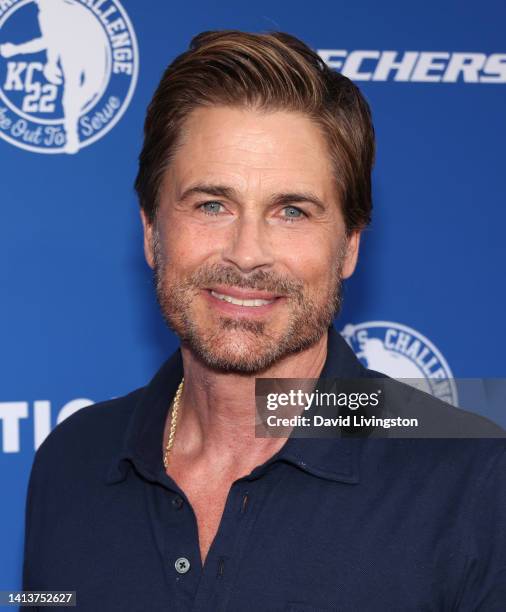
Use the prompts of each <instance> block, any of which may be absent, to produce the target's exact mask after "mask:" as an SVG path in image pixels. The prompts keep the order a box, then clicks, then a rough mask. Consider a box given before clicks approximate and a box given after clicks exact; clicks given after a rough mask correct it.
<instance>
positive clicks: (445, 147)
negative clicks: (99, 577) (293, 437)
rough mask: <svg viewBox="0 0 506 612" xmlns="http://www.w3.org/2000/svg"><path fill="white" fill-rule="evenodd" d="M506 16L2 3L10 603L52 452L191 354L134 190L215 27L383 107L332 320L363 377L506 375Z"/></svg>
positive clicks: (496, 8) (296, 6)
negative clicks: (169, 87)
mask: <svg viewBox="0 0 506 612" xmlns="http://www.w3.org/2000/svg"><path fill="white" fill-rule="evenodd" d="M505 23H506V4H504V3H501V2H493V1H488V0H484V1H483V2H480V3H476V2H472V1H470V0H469V1H465V2H450V1H449V0H444V1H443V2H441V1H440V0H437V1H436V0H429V2H425V3H415V4H413V3H410V4H409V6H408V5H404V4H403V3H399V2H392V1H387V2H381V3H378V2H376V1H375V0H358V1H356V2H345V1H343V2H341V1H339V0H338V1H335V0H322V1H321V2H318V3H309V4H308V3H305V2H299V1H292V2H277V3H276V2H274V3H272V2H270V1H267V0H256V1H255V2H253V3H242V4H241V3H237V2H231V1H228V0H227V1H223V0H220V1H218V2H209V1H205V0H194V1H193V2H189V3H188V2H187V3H177V2H171V1H169V0H142V1H140V0H122V1H121V2H120V1H118V0H0V176H1V188H0V189H1V190H0V206H1V209H0V210H1V219H2V223H1V225H0V232H1V243H0V245H1V246H0V248H1V257H0V274H1V276H0V278H1V300H0V325H1V327H0V329H1V349H0V354H1V370H0V380H1V384H0V495H1V510H0V512H1V514H0V541H1V546H0V589H15V588H19V587H20V585H21V566H22V548H23V536H24V504H25V494H26V486H27V482H28V476H29V471H30V467H31V464H32V461H33V456H34V452H35V450H36V448H38V446H39V445H40V444H41V443H42V441H43V440H44V439H45V437H46V436H47V435H48V434H49V432H50V431H51V430H52V429H53V428H54V427H56V426H57V425H58V423H60V422H61V421H62V420H64V419H65V418H67V417H68V416H69V415H71V414H72V413H74V412H75V411H77V410H80V409H81V408H83V407H84V406H86V405H89V404H91V403H94V402H97V401H100V400H104V399H109V398H112V397H117V396H120V395H122V394H125V393H127V392H128V391H130V390H132V389H134V388H136V387H139V386H142V385H144V384H145V383H146V382H147V381H148V380H149V379H150V378H151V376H152V375H153V374H154V372H155V371H156V370H157V369H158V367H159V365H160V364H161V363H162V361H163V360H165V359H166V358H167V356H168V355H170V354H171V353H172V351H173V350H174V349H175V348H176V347H177V340H176V338H175V337H174V336H173V335H172V334H171V333H170V332H169V331H168V330H167V329H166V328H165V326H164V323H163V322H162V319H161V317H160V315H159V313H158V308H157V305H156V300H155V296H154V291H153V288H152V279H151V271H150V269H149V268H148V266H147V264H146V263H145V261H144V257H143V248H142V234H141V224H140V219H139V214H138V204H137V202H136V199H135V197H134V192H133V187H132V184H133V181H134V178H135V174H136V169H137V165H136V164H137V156H138V153H139V151H140V147H141V142H142V126H143V120H144V114H145V110H146V106H147V104H148V102H149V100H150V97H151V95H152V93H153V91H154V89H155V87H156V85H157V83H158V80H159V78H160V76H161V74H162V71H163V69H164V68H165V66H166V65H167V64H168V63H169V62H170V61H171V60H172V59H173V58H174V57H175V56H176V55H178V54H179V53H181V52H182V51H184V50H186V48H187V46H188V44H189V41H190V39H191V38H192V37H193V36H194V35H195V34H197V33H198V32H200V31H203V30H214V29H225V28H234V29H240V30H245V31H252V32H261V31H269V30H281V31H286V32H289V33H292V34H294V35H296V36H298V37H300V38H301V39H302V40H304V41H305V42H307V43H308V44H309V45H310V46H311V47H313V48H314V49H316V50H317V51H318V52H319V54H320V55H321V57H322V58H323V59H324V60H325V61H326V62H327V63H328V64H329V65H330V66H331V67H332V68H334V69H335V70H337V71H340V72H342V73H344V74H346V75H347V76H348V77H350V78H351V79H353V80H354V81H355V82H356V83H357V84H358V85H359V86H360V87H361V88H362V91H363V92H364V94H365V96H366V97H367V99H368V101H369V103H370V105H371V108H372V112H373V117H374V122H375V127H376V133H377V140H378V150H377V163H376V167H375V170H374V215H373V218H374V220H373V224H372V226H371V227H370V228H369V229H367V230H366V231H365V232H364V235H363V240H362V250H361V254H360V261H359V265H358V268H357V271H356V273H355V275H354V276H353V278H351V279H350V280H349V281H347V283H346V286H345V294H344V308H343V311H342V314H341V316H340V317H339V319H338V320H337V321H336V327H337V328H338V329H339V331H341V333H342V334H343V335H344V337H345V338H346V339H347V340H348V342H349V343H350V345H351V346H352V348H353V349H354V350H355V352H356V353H357V355H359V357H360V359H361V360H362V361H363V363H364V364H366V365H368V366H369V367H370V368H372V369H375V370H380V371H383V372H385V373H387V374H389V375H391V376H394V377H408V378H418V379H420V380H422V381H426V382H427V390H428V391H429V392H430V391H431V388H432V387H431V381H433V380H441V379H446V378H449V379H452V378H499V377H503V376H504V375H505V373H506V367H505V356H504V353H505V350H506V314H505V297H506V288H505V273H504V267H505V264H506V246H505V245H506V239H505V236H504V233H505V229H504V228H505V227H506V201H505V198H506V187H505V156H504V143H505V142H506V38H505V36H504V24H505ZM448 393H449V395H447V396H446V397H445V399H446V400H447V401H452V402H453V403H455V404H456V405H458V404H459V397H458V389H457V387H456V386H454V385H451V386H450V387H449V391H448ZM470 408H471V407H470ZM505 412H506V411H505V410H504V409H503V407H502V398H501V397H499V400H498V401H497V402H496V403H495V412H494V414H492V415H490V416H492V417H493V418H494V419H495V420H496V421H497V422H500V423H501V424H502V425H503V426H505V425H506V415H505ZM61 461H65V457H61ZM90 537H93V534H90Z"/></svg>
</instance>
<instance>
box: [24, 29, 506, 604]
mask: <svg viewBox="0 0 506 612" xmlns="http://www.w3.org/2000/svg"><path fill="white" fill-rule="evenodd" d="M373 158H374V134H373V128H372V124H371V120H370V114H369V109H368V106H367V103H366V102H365V100H364V99H363V97H362V95H361V94H360V92H359V91H358V89H357V88H356V87H355V86H354V85H353V84H352V83H351V82H350V81H349V80H348V79H346V78H345V77H343V76H341V75H339V74H337V73H334V72H332V71H331V70H329V69H328V68H327V67H326V66H325V65H324V64H323V62H322V61H321V60H320V59H319V58H318V56H317V55H316V54H315V53H313V52H312V51H311V50H310V49H309V48H308V47H307V46H306V45H304V44H303V43H302V42H301V41H299V40H297V39H296V38H294V37H292V36H289V35H287V34H282V33H271V34H263V35H255V34H247V33H243V32H238V31H222V32H204V33H202V34H200V35H199V36H197V37H196V38H195V39H194V40H193V41H192V43H191V45H190V49H189V50H188V51H187V52H186V53H184V54H182V55H181V56H179V57H178V58H177V59H176V60H175V61H174V62H173V63H172V64H171V65H170V66H169V67H168V69H167V71H166V72H165V74H164V75H163V77H162V80H161V82H160V85H159V87H158V89H157V91H156V93H155V95H154V98H153V100H152V102H151V104H150V107H149V109H148V114H147V119H146V125H145V141H144V147H143V150H142V153H141V156H140V166H139V174H138V177H137V181H136V188H137V192H138V194H139V198H140V204H141V218H142V223H143V227H144V249H145V256H146V259H147V262H148V264H149V265H150V266H151V267H152V268H153V270H154V279H155V285H156V291H157V296H158V300H159V303H160V307H161V311H162V314H163V316H164V318H165V319H166V321H167V323H168V325H169V326H170V327H171V328H172V329H173V330H174V331H175V333H176V334H177V335H178V336H179V338H180V340H181V346H180V348H179V349H178V350H177V351H176V352H175V353H174V354H173V355H172V356H171V358H170V359H169V360H168V361H167V362H166V363H165V364H164V365H163V366H162V368H161V369H160V370H159V372H158V373H157V374H156V375H155V377H154V378H153V380H152V381H151V382H150V383H149V384H148V385H147V386H146V387H144V388H142V389H138V390H136V391H133V392H132V393H130V394H129V395H127V396H125V397H122V398H118V399H114V400H112V401H109V402H105V403H103V404H99V405H95V406H92V407H89V408H85V409H83V410H81V411H80V412H79V413H76V414H75V415H73V416H72V417H70V418H69V419H67V420H66V421H65V422H64V423H62V424H61V425H60V426H59V427H58V428H57V429H56V430H55V431H54V432H53V433H52V434H51V435H50V436H49V437H48V438H47V439H46V441H45V442H44V444H43V445H42V446H41V447H40V448H39V450H38V452H37V457H36V460H35V463H34V467H33V470H32V475H31V480H30V489H29V497H28V502H27V517H26V521H27V523H26V544H25V564H24V588H25V589H48V590H49V589H52V590H55V589H60V590H75V591H76V592H77V602H78V607H79V608H80V609H82V610H122V611H124V610H176V611H177V610H181V611H183V610H195V611H196V610H209V611H218V610H230V611H232V612H236V611H255V612H257V611H282V610H289V611H298V612H304V611H305V612H308V611H310V610H348V611H351V610H389V611H390V610H403V611H406V610H449V609H455V610H457V609H458V610H476V609H480V610H503V609H504V604H505V602H506V598H505V593H506V587H505V579H506V557H505V550H506V534H505V519H504V507H505V505H506V486H505V481H504V473H505V467H506V463H505V445H504V442H503V441H502V440H490V439H489V440H467V439H466V440H425V439H424V440H413V439H407V440H387V439H385V440H378V439H375V440H373V439H368V438H358V439H355V438H354V437H353V436H351V437H350V436H345V435H339V433H337V437H335V436H334V437H330V438H329V437H326V438H321V439H318V438H304V437H295V436H290V437H289V438H288V440H287V439H286V438H278V437H256V436H255V413H256V404H255V382H256V380H257V379H287V378H296V379H297V378H298V379H321V380H324V379H326V378H336V379H361V378H364V379H365V378H367V377H368V376H371V375H374V373H371V372H369V371H367V370H366V369H365V368H364V367H363V366H362V365H361V364H360V362H359V361H358V360H357V359H356V358H355V356H354V355H353V353H352V351H351V349H349V348H348V346H347V345H346V343H345V341H344V340H343V339H342V338H341V337H340V336H339V334H338V333H337V332H336V331H335V329H334V328H333V326H332V321H333V319H334V317H335V315H336V314H337V313H338V311H339V306H340V301H341V282H342V280H343V279H346V278H348V277H349V276H350V275H351V274H352V273H353V271H354V269H355V266H356V263H357V257H358V250H359V244H360V235H361V231H362V230H363V229H364V227H366V226H367V224H368V223H369V220H370V212H371V183H370V179H371V167H372V163H373Z"/></svg>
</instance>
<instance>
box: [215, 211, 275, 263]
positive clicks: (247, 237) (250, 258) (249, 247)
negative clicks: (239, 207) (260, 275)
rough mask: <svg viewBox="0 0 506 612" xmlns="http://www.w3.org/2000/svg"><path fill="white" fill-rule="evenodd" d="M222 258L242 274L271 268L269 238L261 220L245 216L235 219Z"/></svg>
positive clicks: (266, 228)
mask: <svg viewBox="0 0 506 612" xmlns="http://www.w3.org/2000/svg"><path fill="white" fill-rule="evenodd" d="M222 256H223V259H224V261H226V262H228V263H231V264H234V265H235V266H236V267H237V268H238V269H239V270H241V271H242V272H250V271H252V270H255V269H257V268H262V267H268V266H271V265H272V264H273V263H274V256H273V250H272V244H271V237H270V235H269V228H268V227H266V224H265V222H264V221H263V219H262V218H253V217H246V216H243V217H240V218H239V219H237V220H236V222H235V223H234V224H233V227H232V228H231V232H230V235H229V236H228V239H227V244H226V246H225V248H224V249H223V252H222Z"/></svg>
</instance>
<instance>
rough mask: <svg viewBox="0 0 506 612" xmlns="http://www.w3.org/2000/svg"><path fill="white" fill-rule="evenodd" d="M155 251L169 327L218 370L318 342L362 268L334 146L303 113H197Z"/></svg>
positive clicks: (261, 364) (148, 246) (164, 194)
mask: <svg viewBox="0 0 506 612" xmlns="http://www.w3.org/2000/svg"><path fill="white" fill-rule="evenodd" d="M142 219H143V223H144V231H145V253H146V258H147V261H148V263H149V265H150V266H151V267H152V268H153V269H154V273H155V274H154V276H155V283H156V290H157V297H158V301H159V303H160V307H161V309H162V314H163V316H164V318H165V320H166V321H167V323H168V325H169V326H170V327H171V328H172V329H173V330H174V331H175V332H176V334H177V335H178V336H179V337H180V339H181V341H182V342H183V343H184V344H186V346H188V347H189V348H190V349H191V350H192V352H193V353H194V354H195V355H196V356H197V357H198V358H200V359H201V360H202V361H203V362H204V363H205V364H206V365H207V366H208V367H210V368H213V369H217V370H220V371H234V372H242V373H257V372H260V371H262V370H264V369H265V368H267V367H269V366H271V365H272V364H274V363H275V362H276V361H278V360H279V359H280V358H282V357H283V356H286V355H288V354H291V353H295V352H298V351H300V350H303V349H305V348H308V347H309V346H312V345H313V344H314V343H316V342H317V341H318V340H319V339H320V338H321V337H322V335H323V334H324V333H326V331H327V328H328V326H329V325H330V324H331V323H332V320H333V318H334V316H335V315H336V313H337V311H338V309H339V305H340V295H341V293H340V282H341V279H342V278H347V277H348V276H350V275H351V274H352V273H353V270H354V267H355V263H356V257H357V253H358V244H359V234H358V232H357V233H354V234H352V235H351V237H350V238H349V239H348V240H346V239H345V225H344V220H343V216H342V213H341V209H340V203H339V202H338V201H337V198H336V195H335V188H334V181H333V176H332V168H331V165H330V161H329V154H328V149H327V146H326V143H325V141H324V139H323V136H322V135H321V133H320V131H319V130H318V128H317V127H316V126H315V124H313V123H312V122H311V120H310V119H309V118H307V117H305V116H303V115H300V114H297V113H294V112H288V111H283V112H282V111H275V112H270V113H268V114H266V113H261V112H259V111H255V110H251V109H242V108H241V109H239V108H231V107H208V108H197V109H196V110H194V111H193V112H192V113H191V114H190V115H189V117H188V118H187V120H186V122H185V129H184V136H183V140H182V145H181V147H180V148H179V149H178V150H177V152H176V154H175V156H174V159H173V161H172V162H171V164H170V167H169V168H168V170H167V171H166V173H165V176H164V178H163V182H162V187H161V192H160V200H159V208H158V212H157V220H156V223H155V224H154V225H150V224H148V223H147V222H146V219H145V216H144V214H142Z"/></svg>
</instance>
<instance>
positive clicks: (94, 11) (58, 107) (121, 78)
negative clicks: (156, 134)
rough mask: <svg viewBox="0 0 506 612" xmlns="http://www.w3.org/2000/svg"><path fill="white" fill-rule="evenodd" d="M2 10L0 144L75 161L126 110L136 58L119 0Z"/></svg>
mask: <svg viewBox="0 0 506 612" xmlns="http://www.w3.org/2000/svg"><path fill="white" fill-rule="evenodd" d="M4 5H5V3H0V137H1V138H3V139H4V140H6V141H7V142H10V143H11V144H13V145H16V146H18V147H20V148H22V149H25V150H27V151H33V152H36V153H77V152H78V151H79V150H80V149H81V148H83V147H86V146H88V145H90V144H92V143H94V142H96V141H97V140H99V139H100V138H102V136H104V135H105V134H106V133H107V132H108V131H109V130H110V129H112V128H113V127H114V126H115V125H116V123H117V122H118V121H119V119H120V118H121V116H122V115H123V113H124V112H125V110H126V109H127V107H128V104H129V103H130V100H131V98H132V95H133V92H134V90H135V85H136V83H137V75H138V71H139V53H138V48H137V40H136V37H135V32H134V30H133V27H132V24H131V22H130V19H129V18H128V15H127V13H126V12H125V10H124V8H123V7H122V6H121V4H120V3H119V2H118V0H102V1H97V2H87V3H85V2H82V1H79V0H11V1H10V2H9V3H8V8H3V6H4Z"/></svg>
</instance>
